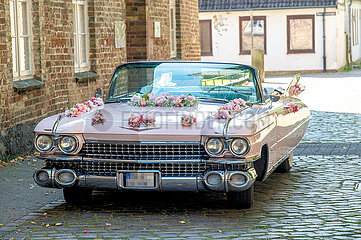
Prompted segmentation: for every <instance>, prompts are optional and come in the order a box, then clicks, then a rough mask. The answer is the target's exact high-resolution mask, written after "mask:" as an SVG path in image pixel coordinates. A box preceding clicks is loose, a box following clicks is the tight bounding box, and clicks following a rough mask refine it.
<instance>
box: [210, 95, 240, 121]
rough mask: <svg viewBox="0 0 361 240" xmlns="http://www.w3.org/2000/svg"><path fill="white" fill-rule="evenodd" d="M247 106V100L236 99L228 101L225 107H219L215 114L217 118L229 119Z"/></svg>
mask: <svg viewBox="0 0 361 240" xmlns="http://www.w3.org/2000/svg"><path fill="white" fill-rule="evenodd" d="M246 107H247V104H246V102H245V101H244V100H243V99H242V98H237V99H234V100H233V101H232V102H229V103H226V104H225V105H224V106H223V107H220V108H219V109H218V112H217V113H216V114H215V115H214V118H215V119H228V118H229V117H231V116H234V115H235V114H236V113H238V112H240V111H242V110H243V109H245V108H246Z"/></svg>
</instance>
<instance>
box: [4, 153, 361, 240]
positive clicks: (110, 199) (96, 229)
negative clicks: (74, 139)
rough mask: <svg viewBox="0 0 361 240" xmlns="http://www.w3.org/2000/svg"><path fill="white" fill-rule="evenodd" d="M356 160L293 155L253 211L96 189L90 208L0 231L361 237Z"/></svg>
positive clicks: (36, 217)
mask: <svg viewBox="0 0 361 240" xmlns="http://www.w3.org/2000/svg"><path fill="white" fill-rule="evenodd" d="M360 163H361V157H359V156H328V157H314V156H309V157H296V158H295V165H294V168H293V170H292V171H291V172H290V173H287V174H273V175H272V176H271V177H270V178H269V179H268V180H267V181H266V182H265V183H258V184H257V185H256V192H255V198H256V202H255V207H254V208H253V209H251V210H234V209H227V207H226V201H225V198H224V196H223V195H216V196H215V195H209V194H202V195H195V194H154V193H149V194H131V195H127V196H124V195H122V194H119V193H107V194H104V193H99V194H96V195H94V196H93V199H92V200H91V202H90V204H89V205H88V206H83V207H78V208H75V207H68V206H67V205H66V204H65V203H64V202H63V201H62V200H59V201H56V202H53V203H51V204H48V205H46V206H45V207H42V208H40V209H39V210H38V211H36V212H34V213H32V214H30V215H27V216H25V217H23V218H21V219H20V220H18V221H16V222H14V223H11V224H8V225H7V226H5V227H2V228H0V236H1V234H3V238H4V239H9V238H11V237H13V238H14V239H23V238H25V239H26V238H28V239H116V238H132V239H140V238H148V239H159V238H164V239H170V238H192V239H194V238H198V239H207V238H220V239H226V238H240V239H315V238H317V239H328V238H333V239H357V238H359V239H361V211H360V210H361V206H360V202H361V189H360V184H361V179H360V175H359V169H360V167H361V166H360ZM346 167H347V168H346ZM57 223H58V224H57ZM57 225H59V226H57ZM8 231H10V232H8Z"/></svg>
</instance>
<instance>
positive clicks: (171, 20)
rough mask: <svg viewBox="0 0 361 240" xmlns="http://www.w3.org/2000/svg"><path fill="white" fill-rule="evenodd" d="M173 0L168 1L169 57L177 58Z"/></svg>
mask: <svg viewBox="0 0 361 240" xmlns="http://www.w3.org/2000/svg"><path fill="white" fill-rule="evenodd" d="M175 15H176V8H175V0H169V25H170V57H176V56H177V42H176V29H177V28H176V17H175Z"/></svg>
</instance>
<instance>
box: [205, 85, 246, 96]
mask: <svg viewBox="0 0 361 240" xmlns="http://www.w3.org/2000/svg"><path fill="white" fill-rule="evenodd" d="M217 88H227V89H229V90H231V91H233V92H235V93H238V94H239V93H240V92H238V91H237V90H236V89H233V88H231V87H228V86H215V87H212V88H211V89H209V90H208V92H207V93H210V92H211V91H213V90H214V89H217Z"/></svg>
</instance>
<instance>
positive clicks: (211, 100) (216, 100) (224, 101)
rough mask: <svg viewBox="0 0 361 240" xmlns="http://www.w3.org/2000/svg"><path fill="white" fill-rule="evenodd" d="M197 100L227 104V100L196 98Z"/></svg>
mask: <svg viewBox="0 0 361 240" xmlns="http://www.w3.org/2000/svg"><path fill="white" fill-rule="evenodd" d="M197 99H198V100H201V101H202V100H203V101H209V102H223V103H228V102H229V101H228V100H227V99H219V98H207V97H197Z"/></svg>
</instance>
